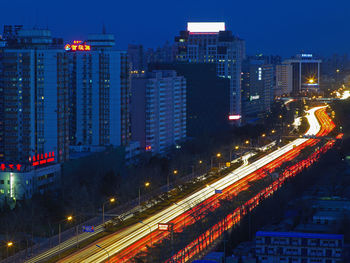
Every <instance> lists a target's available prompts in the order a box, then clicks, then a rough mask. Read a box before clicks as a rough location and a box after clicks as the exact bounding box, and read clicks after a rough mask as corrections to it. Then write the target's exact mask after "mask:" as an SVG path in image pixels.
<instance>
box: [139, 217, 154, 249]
mask: <svg viewBox="0 0 350 263" xmlns="http://www.w3.org/2000/svg"><path fill="white" fill-rule="evenodd" d="M139 223H141V224H143V225H145V226H147V227H148V228H149V237H150V240H151V246H152V228H151V227H150V226H149V225H148V224H147V223H144V222H142V221H139Z"/></svg>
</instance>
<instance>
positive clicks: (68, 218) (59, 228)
mask: <svg viewBox="0 0 350 263" xmlns="http://www.w3.org/2000/svg"><path fill="white" fill-rule="evenodd" d="M72 220H73V217H72V216H68V217H67V218H66V219H64V220H62V221H60V222H59V223H58V257H59V258H61V223H62V222H65V221H68V222H70V221H72Z"/></svg>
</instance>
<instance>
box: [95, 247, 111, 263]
mask: <svg viewBox="0 0 350 263" xmlns="http://www.w3.org/2000/svg"><path fill="white" fill-rule="evenodd" d="M96 247H98V248H100V249H102V250H104V251H106V253H107V257H108V258H107V262H108V263H109V253H108V251H107V250H106V249H105V248H103V247H101V246H99V245H97V244H96Z"/></svg>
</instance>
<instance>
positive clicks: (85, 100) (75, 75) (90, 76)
mask: <svg viewBox="0 0 350 263" xmlns="http://www.w3.org/2000/svg"><path fill="white" fill-rule="evenodd" d="M75 42H76V43H72V44H67V45H66V54H67V55H68V56H69V58H70V72H71V74H70V75H71V79H70V82H71V85H70V86H71V89H70V123H71V129H70V138H71V144H72V145H83V146H91V147H93V146H109V145H111V146H120V145H126V144H127V143H128V142H129V139H130V115H129V95H130V90H129V88H130V85H129V84H130V80H129V77H128V75H129V73H128V71H129V67H128V63H127V53H126V52H124V51H116V50H113V46H114V36H113V35H110V34H101V35H90V36H88V40H87V41H86V42H82V41H75ZM79 47H80V49H79Z"/></svg>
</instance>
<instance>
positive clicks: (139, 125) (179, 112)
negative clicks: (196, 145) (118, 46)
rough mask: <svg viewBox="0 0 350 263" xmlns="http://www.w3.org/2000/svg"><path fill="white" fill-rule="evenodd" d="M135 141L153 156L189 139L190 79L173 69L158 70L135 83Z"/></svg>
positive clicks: (133, 83) (133, 96)
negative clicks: (187, 92)
mask: <svg viewBox="0 0 350 263" xmlns="http://www.w3.org/2000/svg"><path fill="white" fill-rule="evenodd" d="M131 87H132V88H131V94H132V96H131V131H132V140H133V141H139V142H140V146H141V149H145V150H146V151H151V152H152V153H153V154H156V153H164V152H165V151H166V150H167V149H169V148H170V147H171V146H173V145H174V144H176V143H177V142H180V141H182V140H184V139H185V138H186V80H185V78H184V77H182V76H178V75H177V74H176V71H173V70H155V71H152V72H150V73H148V74H145V75H144V76H142V77H140V76H139V77H135V78H132V83H131Z"/></svg>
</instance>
